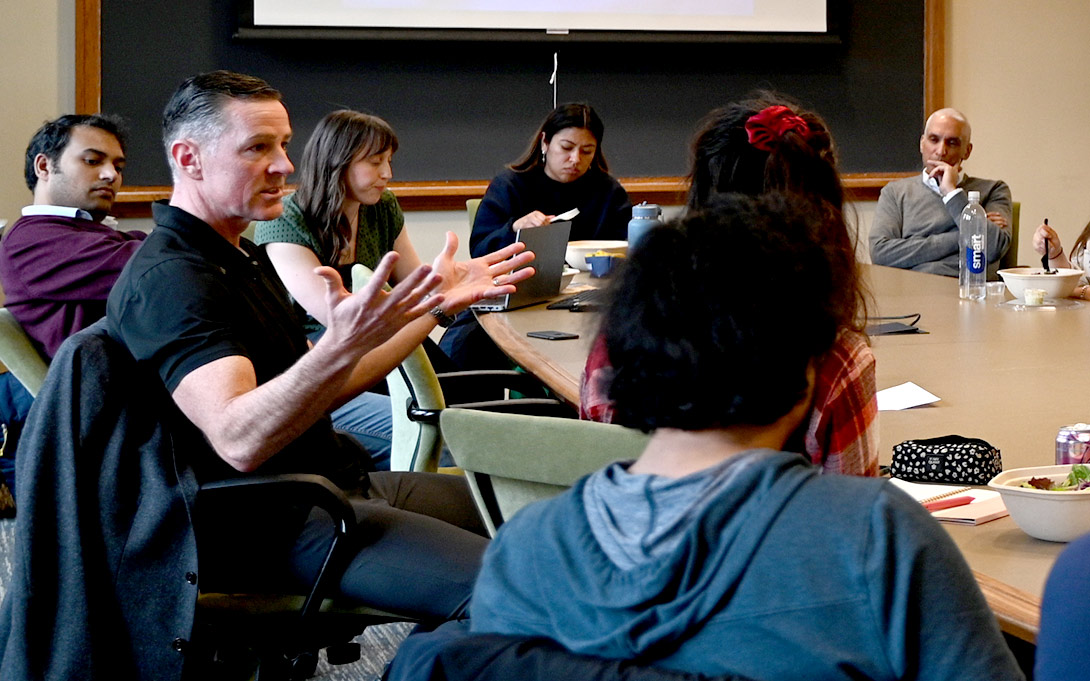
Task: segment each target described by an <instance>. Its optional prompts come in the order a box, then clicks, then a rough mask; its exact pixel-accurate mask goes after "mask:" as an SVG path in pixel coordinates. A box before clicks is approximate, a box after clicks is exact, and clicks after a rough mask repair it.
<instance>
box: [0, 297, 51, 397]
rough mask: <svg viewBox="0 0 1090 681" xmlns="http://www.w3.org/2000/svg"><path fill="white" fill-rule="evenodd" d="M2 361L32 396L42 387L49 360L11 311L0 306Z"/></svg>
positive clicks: (0, 354)
mask: <svg viewBox="0 0 1090 681" xmlns="http://www.w3.org/2000/svg"><path fill="white" fill-rule="evenodd" d="M0 362H3V363H4V366H6V367H7V368H8V371H10V372H11V373H12V374H13V375H14V376H15V378H16V379H18V380H19V382H20V383H22V384H23V387H24V388H26V389H27V392H29V393H30V394H31V395H32V396H37V394H38V390H39V389H41V387H42V381H44V380H45V374H46V372H47V371H48V370H49V361H48V360H47V359H46V358H45V357H44V356H43V355H42V353H40V352H38V349H37V348H35V347H34V344H33V343H31V341H30V338H29V337H28V336H27V335H26V332H24V331H23V327H22V326H21V325H20V324H19V322H17V321H16V320H15V317H14V316H13V315H12V314H11V311H10V310H8V309H7V308H0Z"/></svg>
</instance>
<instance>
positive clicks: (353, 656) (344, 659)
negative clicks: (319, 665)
mask: <svg viewBox="0 0 1090 681" xmlns="http://www.w3.org/2000/svg"><path fill="white" fill-rule="evenodd" d="M325 657H326V661H328V662H329V664H338V665H339V664H352V663H353V662H355V661H356V660H358V659H360V644H358V643H356V642H355V641H349V642H348V643H338V644H336V645H332V646H329V647H328V648H326V649H325Z"/></svg>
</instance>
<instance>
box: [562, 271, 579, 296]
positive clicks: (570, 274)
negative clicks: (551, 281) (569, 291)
mask: <svg viewBox="0 0 1090 681" xmlns="http://www.w3.org/2000/svg"><path fill="white" fill-rule="evenodd" d="M577 274H579V270H577V269H575V268H574V267H565V268H564V271H563V272H561V273H560V290H561V291H563V290H564V289H566V288H568V287H569V286H571V282H572V279H575V275H577Z"/></svg>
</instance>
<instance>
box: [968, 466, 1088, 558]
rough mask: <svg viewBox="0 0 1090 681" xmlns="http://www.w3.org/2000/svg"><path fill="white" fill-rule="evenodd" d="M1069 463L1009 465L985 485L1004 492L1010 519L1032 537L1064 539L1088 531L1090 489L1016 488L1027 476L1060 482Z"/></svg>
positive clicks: (1028, 477)
mask: <svg viewBox="0 0 1090 681" xmlns="http://www.w3.org/2000/svg"><path fill="white" fill-rule="evenodd" d="M1070 472H1071V464H1065V465H1061V466H1033V467H1031V468H1012V469H1011V470H1009V471H1003V472H1002V473H1000V474H999V475H997V476H995V477H994V478H992V481H991V482H989V483H988V487H991V488H992V489H994V490H996V491H998V492H999V493H1000V494H1001V495H1003V503H1004V504H1006V506H1007V510H1008V511H1010V514H1011V518H1012V519H1013V520H1014V522H1015V523H1017V525H1018V527H1020V528H1022V531H1023V532H1025V533H1026V534H1028V535H1029V536H1031V537H1037V538H1038V539H1044V540H1047V541H1059V542H1067V541H1071V540H1072V539H1075V538H1077V537H1080V536H1082V535H1084V534H1086V533H1087V532H1090V489H1083V490H1077V491H1070V492H1050V491H1046V490H1043V489H1029V488H1027V487H1019V485H1021V484H1022V483H1023V482H1025V481H1027V480H1029V479H1030V478H1050V479H1052V480H1053V481H1055V482H1063V480H1064V479H1065V478H1066V477H1067V474H1068V473H1070Z"/></svg>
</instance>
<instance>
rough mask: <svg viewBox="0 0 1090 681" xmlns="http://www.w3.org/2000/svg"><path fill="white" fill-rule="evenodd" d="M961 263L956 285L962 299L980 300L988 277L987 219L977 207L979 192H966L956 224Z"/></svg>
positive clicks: (980, 208)
mask: <svg viewBox="0 0 1090 681" xmlns="http://www.w3.org/2000/svg"><path fill="white" fill-rule="evenodd" d="M958 244H959V245H960V247H961V262H960V263H959V265H958V285H959V290H960V295H961V297H962V298H965V299H969V300H984V295H985V293H986V290H985V280H986V279H987V276H988V272H987V269H988V215H987V214H986V213H985V212H984V207H983V206H981V205H980V192H969V204H968V205H967V206H965V209H964V210H963V211H961V219H960V220H959V221H958Z"/></svg>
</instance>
